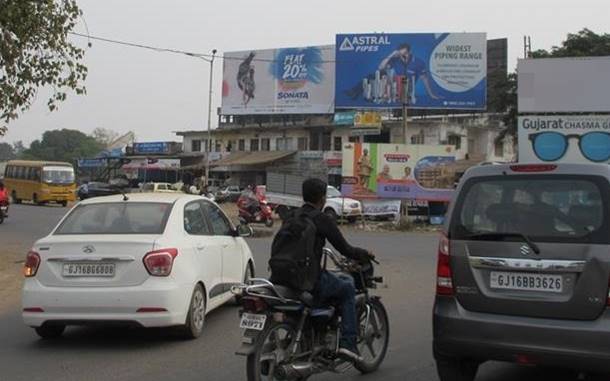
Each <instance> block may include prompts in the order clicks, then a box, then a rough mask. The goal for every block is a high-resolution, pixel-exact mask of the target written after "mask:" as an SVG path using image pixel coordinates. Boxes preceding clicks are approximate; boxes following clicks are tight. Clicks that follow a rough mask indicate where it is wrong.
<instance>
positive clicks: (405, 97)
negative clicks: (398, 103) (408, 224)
mask: <svg viewBox="0 0 610 381" xmlns="http://www.w3.org/2000/svg"><path fill="white" fill-rule="evenodd" d="M408 105H409V79H408V78H407V76H404V77H403V78H402V128H403V135H404V140H405V144H409V137H408V136H407V129H408V122H407V114H408V108H407V106H408ZM400 209H401V213H400V214H401V215H402V216H403V217H405V218H408V217H409V205H408V202H407V200H406V199H405V200H402V202H401V203H400Z"/></svg>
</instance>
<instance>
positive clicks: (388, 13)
mask: <svg viewBox="0 0 610 381" xmlns="http://www.w3.org/2000/svg"><path fill="white" fill-rule="evenodd" d="M78 4H79V5H80V7H81V8H82V10H83V12H84V15H83V19H84V21H83V22H81V23H80V24H79V25H78V26H77V28H76V31H77V32H81V33H87V28H86V26H88V31H89V33H90V34H91V35H93V36H99V37H105V38H110V39H118V40H123V41H129V42H135V43H140V44H146V45H153V46H159V47H167V48H174V49H181V50H187V51H192V52H197V53H210V52H211V51H212V49H217V50H218V51H219V52H220V54H222V52H230V51H236V50H247V49H264V48H274V47H296V46H310V45H326V44H333V43H334V39H335V34H337V33H367V32H387V33H390V32H391V33H408V32H435V33H437V32H486V33H487V37H488V38H490V39H491V38H504V37H506V38H508V43H509V62H508V64H509V67H510V68H511V69H514V67H515V66H516V62H517V59H518V58H521V57H522V55H523V35H529V36H531V39H532V48H533V50H536V49H549V48H551V47H552V46H553V45H558V44H560V43H561V41H563V40H564V39H565V37H566V35H567V33H574V32H577V31H579V30H581V29H582V28H583V27H587V28H589V29H591V30H593V31H595V32H597V33H607V32H610V30H608V23H607V15H608V14H609V13H610V3H609V2H608V0H579V1H566V0H527V1H526V0H511V1H498V0H460V1H455V0H427V1H420V2H414V1H406V0H401V1H399V0H395V1H391V0H374V1H372V0H369V1H365V0H308V1H306V2H301V1H299V2H297V1H279V0H230V1H229V0H171V1H170V0H104V1H100V0H78ZM85 24H86V26H85ZM72 39H73V40H74V41H75V42H76V43H78V44H79V45H82V46H83V47H86V43H87V41H86V39H83V38H80V37H72ZM92 44H93V46H92V47H91V48H88V49H87V52H86V56H85V60H84V63H85V64H86V65H87V66H88V68H89V76H88V78H87V81H86V83H85V85H86V87H87V95H85V96H77V95H75V94H70V95H69V97H68V100H67V101H66V102H64V103H62V104H60V107H59V111H54V112H49V111H48V108H47V107H46V97H47V95H48V90H46V89H42V90H40V91H39V92H38V95H37V98H36V101H35V102H34V104H33V106H32V107H31V109H30V110H28V111H27V112H26V113H24V114H22V115H21V116H20V118H19V119H18V120H16V121H14V122H11V123H10V124H9V132H8V134H7V135H6V136H4V137H0V142H3V141H4V142H14V141H17V140H22V141H24V142H25V143H26V144H28V143H30V142H31V141H32V140H34V139H38V138H40V137H41V135H42V133H43V132H44V131H46V130H52V129H60V128H69V129H77V130H81V131H83V132H84V133H91V131H93V129H95V128H96V127H102V128H107V129H111V130H114V131H117V132H119V133H125V132H128V131H133V132H134V133H135V134H136V138H137V140H138V141H179V140H180V139H179V137H177V136H176V135H175V134H174V133H173V132H174V131H182V130H199V129H201V130H203V129H205V128H206V125H207V104H208V91H209V88H208V84H209V82H208V81H209V64H208V63H206V62H204V61H202V60H200V59H196V58H191V57H187V56H183V55H174V54H169V53H159V52H154V51H149V50H142V49H136V48H131V47H124V46H119V45H112V44H108V43H105V42H100V41H92ZM221 78H222V61H220V60H217V61H216V65H215V70H214V81H213V93H214V94H213V97H212V110H213V113H212V123H213V127H215V126H216V124H217V119H218V118H217V117H216V109H217V107H220V101H221V97H220V90H221Z"/></svg>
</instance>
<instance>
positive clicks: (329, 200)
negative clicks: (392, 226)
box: [265, 186, 362, 222]
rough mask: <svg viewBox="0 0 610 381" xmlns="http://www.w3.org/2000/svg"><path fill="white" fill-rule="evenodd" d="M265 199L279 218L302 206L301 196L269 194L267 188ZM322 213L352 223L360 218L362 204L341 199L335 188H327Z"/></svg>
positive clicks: (348, 199)
mask: <svg viewBox="0 0 610 381" xmlns="http://www.w3.org/2000/svg"><path fill="white" fill-rule="evenodd" d="M265 197H266V198H267V203H268V204H269V205H271V206H273V207H275V212H276V213H277V214H278V215H279V216H280V217H282V216H283V215H284V213H285V212H287V211H289V210H290V209H294V208H299V207H301V206H303V198H302V196H301V195H296V194H288V193H276V192H270V191H269V188H268V187H267V191H266V192H265ZM323 211H324V213H326V214H328V215H329V216H331V217H333V218H335V219H338V218H344V219H347V220H348V221H350V222H353V221H356V220H357V219H359V218H361V216H362V204H361V203H360V201H358V200H354V199H352V198H348V197H343V196H342V195H341V192H339V191H338V190H337V188H335V187H332V186H328V190H327V191H326V205H324V209H323Z"/></svg>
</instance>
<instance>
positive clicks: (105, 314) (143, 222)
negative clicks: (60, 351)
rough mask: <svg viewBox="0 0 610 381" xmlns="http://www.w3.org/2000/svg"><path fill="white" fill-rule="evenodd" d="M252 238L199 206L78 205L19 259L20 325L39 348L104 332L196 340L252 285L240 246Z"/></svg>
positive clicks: (198, 201) (179, 199) (103, 200)
mask: <svg viewBox="0 0 610 381" xmlns="http://www.w3.org/2000/svg"><path fill="white" fill-rule="evenodd" d="M251 234H252V230H251V229H250V228H249V227H247V226H245V225H240V226H238V227H237V228H235V227H234V226H233V225H232V224H231V222H230V221H229V219H228V218H227V217H226V215H225V214H224V213H223V211H222V210H221V209H220V208H219V207H218V206H217V205H216V204H214V203H212V202H210V201H208V200H206V199H204V198H202V197H199V196H193V195H186V194H181V193H173V194H171V193H165V194H164V193H137V194H128V195H126V197H125V198H124V196H122V195H117V196H108V197H99V198H94V199H90V200H86V201H82V202H81V203H79V204H78V205H77V206H75V207H74V208H73V209H72V210H71V211H70V212H69V213H68V214H67V215H66V216H65V217H64V218H63V219H62V221H61V222H60V223H59V224H58V226H57V227H56V228H55V229H54V230H53V232H52V233H51V234H49V235H48V236H47V237H45V238H43V239H41V240H39V241H38V242H36V243H35V244H34V246H33V248H32V249H31V251H30V252H29V253H28V255H27V257H26V263H25V266H24V275H25V277H26V279H25V283H24V286H23V320H24V322H25V324H26V325H28V326H31V327H33V328H35V329H36V332H37V333H38V334H39V335H40V336H41V337H43V338H54V337H58V336H60V335H61V334H62V333H63V331H64V329H65V327H66V326H67V325H87V324H89V323H98V324H99V323H104V322H108V323H117V322H120V323H129V324H134V323H135V325H139V326H142V327H169V326H180V330H181V332H182V333H183V334H184V336H186V337H189V338H196V337H198V336H199V335H200V334H201V331H202V329H203V323H204V319H205V315H206V313H207V312H209V311H211V310H213V309H214V308H217V307H219V306H220V305H222V304H224V303H226V302H228V301H229V300H231V299H232V294H231V292H230V289H231V286H232V285H235V284H238V283H242V282H244V281H245V280H247V279H249V278H250V277H252V276H253V275H254V261H253V259H252V253H251V252H250V249H249V247H248V245H247V243H246V242H245V240H244V239H243V238H242V237H244V236H249V235H251Z"/></svg>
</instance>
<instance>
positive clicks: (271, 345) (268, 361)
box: [246, 321, 296, 381]
mask: <svg viewBox="0 0 610 381" xmlns="http://www.w3.org/2000/svg"><path fill="white" fill-rule="evenodd" d="M295 338H296V330H295V328H294V327H293V326H291V325H290V324H286V323H277V322H273V321H272V322H270V323H268V324H267V326H266V327H265V329H264V330H262V331H261V332H260V333H259V335H258V337H257V338H256V344H255V345H256V349H255V350H254V352H253V353H252V354H250V355H248V359H247V364H246V375H247V380H248V381H267V380H269V381H271V380H275V379H276V378H275V377H274V373H275V371H276V369H277V366H278V365H279V362H281V361H282V360H283V359H284V358H286V357H287V356H288V355H289V354H288V350H289V349H290V348H291V347H292V345H291V344H292V342H293V341H294V340H295ZM278 359H279V360H280V361H279V362H278Z"/></svg>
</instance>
